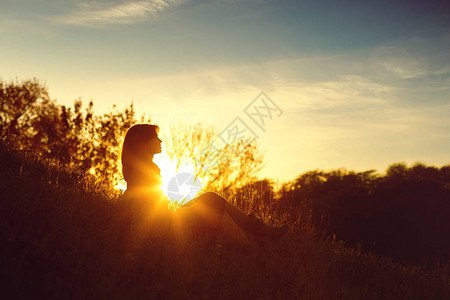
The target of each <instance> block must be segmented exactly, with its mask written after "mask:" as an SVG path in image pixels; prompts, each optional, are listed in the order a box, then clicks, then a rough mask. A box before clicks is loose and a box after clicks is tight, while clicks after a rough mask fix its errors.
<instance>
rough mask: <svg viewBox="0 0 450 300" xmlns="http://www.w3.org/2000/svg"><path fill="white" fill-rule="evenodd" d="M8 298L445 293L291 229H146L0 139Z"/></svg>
mask: <svg viewBox="0 0 450 300" xmlns="http://www.w3.org/2000/svg"><path fill="white" fill-rule="evenodd" d="M0 162H1V165H2V168H1V169H0V199H1V200H0V224H1V225H0V233H1V240H2V243H1V246H0V266H1V272H2V278H3V280H2V287H1V289H0V293H1V294H0V296H2V298H13V297H14V298H24V297H46V298H66V297H71V298H85V297H89V298H110V297H114V298H124V297H126V298H154V297H158V298H161V297H164V298H183V299H184V298H206V299H216V298H219V299H222V298H227V299H228V298H247V299H248V298H258V299H268V298H283V299H286V298H289V299H292V298H304V299H336V298H337V299H342V298H345V299H348V298H351V299H361V298H364V299H380V298H382V299H446V298H447V299H448V298H449V297H450V287H449V276H448V267H442V268H441V269H439V268H437V269H435V270H434V271H432V272H425V271H424V270H422V269H420V268H418V267H413V266H408V265H401V264H398V263H395V262H393V261H392V260H389V259H385V258H379V257H376V256H374V255H370V254H361V253H360V252H358V251H355V250H351V249H346V248H344V247H343V245H342V244H341V243H339V242H334V241H330V240H327V239H323V238H320V237H318V236H316V235H315V234H314V232H313V231H310V230H307V229H302V228H296V229H295V228H293V229H292V230H291V231H290V232H289V234H287V235H286V236H285V237H283V238H282V239H281V240H280V241H277V242H276V243H271V244H266V245H264V246H262V247H259V246H251V247H245V248H242V247H234V246H230V245H227V244H225V243H223V242H222V241H220V239H219V240H218V241H214V242H212V243H211V242H210V241H205V240H203V239H198V238H192V239H189V240H188V242H187V243H186V242H181V241H179V240H178V239H176V238H175V237H174V235H173V234H171V231H170V229H169V228H164V226H162V227H158V228H149V229H148V230H146V231H145V232H143V233H140V234H139V235H138V234H136V232H134V231H133V227H132V226H131V227H130V225H129V220H128V219H127V218H124V217H123V216H124V213H123V209H124V208H123V206H122V205H121V201H120V197H117V195H115V194H114V193H112V192H111V191H108V190H107V189H105V188H103V187H101V186H99V185H94V184H92V183H91V182H90V181H89V179H88V178H85V177H84V176H83V175H82V174H80V173H78V172H76V171H74V170H65V169H63V168H62V167H61V165H60V164H59V163H58V162H57V161H40V160H38V159H37V158H34V157H33V155H32V154H24V153H22V152H20V151H17V150H13V149H11V148H10V147H9V146H6V145H4V144H1V145H0Z"/></svg>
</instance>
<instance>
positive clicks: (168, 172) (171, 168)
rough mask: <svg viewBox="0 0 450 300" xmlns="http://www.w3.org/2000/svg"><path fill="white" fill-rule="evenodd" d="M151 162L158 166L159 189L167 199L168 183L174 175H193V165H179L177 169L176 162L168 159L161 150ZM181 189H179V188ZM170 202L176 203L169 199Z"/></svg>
mask: <svg viewBox="0 0 450 300" xmlns="http://www.w3.org/2000/svg"><path fill="white" fill-rule="evenodd" d="M153 162H154V163H155V164H156V165H158V167H159V168H160V169H161V177H162V182H163V183H162V185H161V188H162V190H163V192H164V193H165V194H166V195H168V197H169V190H168V187H169V182H170V181H171V180H172V179H173V178H174V176H175V175H177V174H180V173H190V174H195V165H194V164H193V163H181V164H180V166H179V167H178V169H177V161H176V160H172V159H170V157H169V155H168V154H167V153H166V152H165V151H164V150H163V151H162V152H161V153H160V154H157V155H155V156H154V157H153ZM180 188H181V187H180ZM169 200H170V201H176V200H175V199H171V198H170V197H169Z"/></svg>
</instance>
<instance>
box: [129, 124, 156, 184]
mask: <svg viewBox="0 0 450 300" xmlns="http://www.w3.org/2000/svg"><path fill="white" fill-rule="evenodd" d="M158 132H159V127H158V126H157V125H149V124H138V125H134V126H133V127H131V128H130V129H128V131H127V134H126V135H125V140H124V141H123V147H122V174H123V177H124V179H125V181H127V182H129V181H130V180H131V178H132V177H133V176H134V175H137V174H139V173H142V170H143V168H145V167H146V166H147V165H148V164H149V163H150V162H151V157H150V156H149V154H148V153H147V151H145V145H146V144H147V143H148V142H149V141H150V140H151V139H153V138H156V137H158Z"/></svg>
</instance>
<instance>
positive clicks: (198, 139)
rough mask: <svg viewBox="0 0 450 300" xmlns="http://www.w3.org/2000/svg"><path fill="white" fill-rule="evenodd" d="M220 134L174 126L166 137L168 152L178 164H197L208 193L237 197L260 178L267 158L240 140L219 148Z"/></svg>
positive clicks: (208, 129)
mask: <svg viewBox="0 0 450 300" xmlns="http://www.w3.org/2000/svg"><path fill="white" fill-rule="evenodd" d="M216 140H217V131H216V130H215V129H214V128H213V127H212V126H208V125H202V124H200V123H197V124H195V125H190V124H182V123H174V124H173V125H172V126H171V128H170V136H169V137H166V144H167V150H166V151H167V153H168V155H169V156H170V157H171V158H172V159H174V160H175V161H176V162H177V168H178V167H179V166H180V165H181V164H182V163H186V164H189V163H190V164H193V165H195V175H196V176H197V177H198V178H200V179H201V180H202V182H204V183H205V186H204V188H205V189H206V190H214V191H217V192H221V193H224V194H225V195H226V196H229V195H231V194H233V193H234V192H235V191H236V190H237V188H239V187H242V186H244V185H246V184H248V183H250V182H252V181H253V180H255V179H256V175H257V173H258V172H259V171H260V170H261V168H262V158H263V155H262V154H261V153H260V151H259V150H258V146H257V145H256V143H250V142H245V141H242V140H239V141H237V143H235V144H233V145H226V146H225V147H221V148H216V146H215V144H214V142H215V141H216Z"/></svg>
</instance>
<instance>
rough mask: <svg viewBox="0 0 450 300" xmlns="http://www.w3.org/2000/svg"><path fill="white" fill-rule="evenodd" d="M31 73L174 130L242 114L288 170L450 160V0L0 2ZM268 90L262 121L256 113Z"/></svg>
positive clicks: (8, 65) (69, 99) (18, 63)
mask: <svg viewBox="0 0 450 300" xmlns="http://www.w3.org/2000/svg"><path fill="white" fill-rule="evenodd" d="M34 77H35V78H38V79H40V80H41V81H42V82H44V83H45V84H46V85H47V86H48V89H49V92H50V96H51V97H52V98H54V99H56V100H57V102H58V103H60V104H65V105H72V104H73V102H74V100H75V99H78V98H81V99H82V100H83V101H84V102H85V103H86V104H87V103H88V101H89V100H91V99H92V100H93V101H94V110H95V112H96V113H100V114H101V113H104V112H108V111H110V110H111V109H112V105H113V104H116V105H117V106H118V108H119V109H121V108H125V107H127V106H129V104H130V103H131V102H133V103H134V106H135V109H136V112H137V115H141V114H143V113H145V114H146V115H147V116H150V118H151V119H152V122H153V123H156V124H158V125H159V126H160V127H161V132H162V133H163V134H164V132H167V130H168V128H169V127H170V125H171V124H173V123H174V122H178V121H181V122H186V123H192V124H194V123H198V122H200V123H204V124H209V125H214V126H215V127H216V129H217V130H218V132H222V130H225V129H226V128H229V125H230V124H231V123H232V122H233V121H235V119H236V118H238V117H239V118H240V120H241V121H242V123H244V124H245V125H246V126H247V128H250V129H251V130H252V131H253V132H254V133H255V136H257V138H256V142H257V143H258V146H259V148H260V149H261V151H262V152H263V153H264V154H265V156H264V157H265V167H264V169H263V170H262V172H261V177H268V178H272V179H274V180H279V181H280V182H283V181H286V180H291V179H294V178H295V177H296V176H298V175H300V174H301V173H303V172H305V171H308V170H316V169H319V170H331V169H337V168H346V169H349V170H355V171H364V170H369V169H376V170H378V171H379V172H380V173H382V172H384V171H385V169H386V168H387V167H388V166H389V165H390V164H393V163H396V162H405V163H407V164H413V163H415V162H422V163H425V164H431V165H436V166H443V165H447V164H450V156H449V154H450V118H449V116H450V93H449V90H450V2H448V1H442V0H441V1H437V0H431V1H417V0H413V1H403V0H400V1H392V0H391V1H385V0H381V1H361V0H360V1H331V0H316V1H309V0H307V1H306V0H305V1H253V0H249V1H238V0H235V1H231V0H230V1H229V0H224V1H206V0H205V1H189V0H184V1H169V0H167V1H162V0H157V1H146V0H143V1H123V0H114V1H79V0H65V1H55V0H52V1H50V0H33V1H24V0H0V79H2V80H4V81H10V80H15V79H18V80H25V79H31V78H34ZM261 92H264V93H265V95H266V96H267V97H268V99H270V101H271V102H270V103H272V104H273V105H276V107H277V108H278V109H279V110H278V111H276V113H275V111H274V114H273V115H271V117H272V118H271V119H270V118H265V121H266V122H265V125H264V128H261V127H258V126H257V124H256V122H254V121H253V120H251V118H250V117H249V115H247V114H246V113H245V109H246V108H247V107H248V106H250V107H252V105H254V104H255V103H256V104H257V103H258V102H254V100H255V101H260V99H259V98H257V97H258V95H260V93H261ZM258 99H259V100H258ZM267 101H269V100H267ZM267 103H269V102H267ZM266 112H269V111H266ZM266 115H267V114H266Z"/></svg>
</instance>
